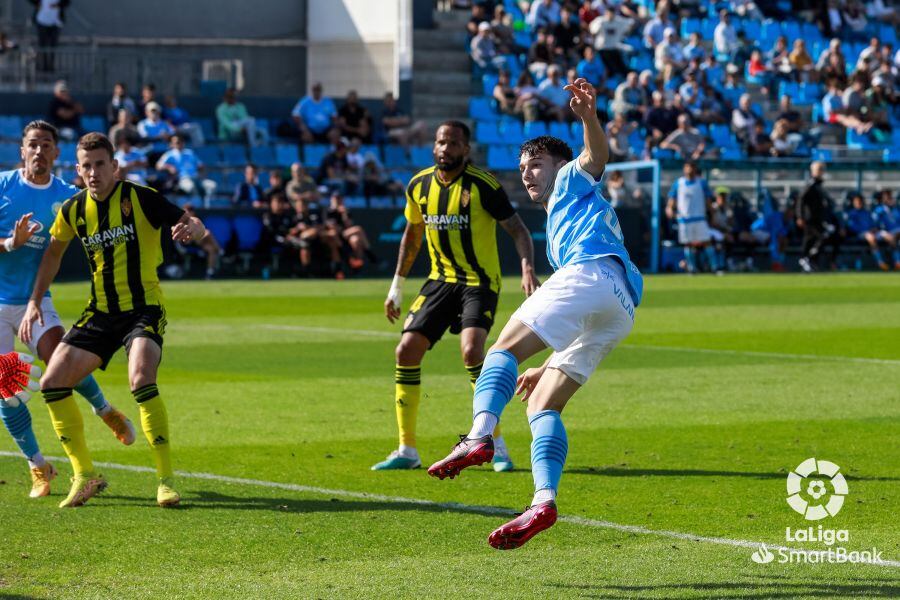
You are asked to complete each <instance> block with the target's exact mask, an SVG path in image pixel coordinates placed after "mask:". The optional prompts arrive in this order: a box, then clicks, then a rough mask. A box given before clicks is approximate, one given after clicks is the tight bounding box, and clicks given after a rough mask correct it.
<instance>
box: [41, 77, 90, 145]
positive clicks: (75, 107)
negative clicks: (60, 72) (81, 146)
mask: <svg viewBox="0 0 900 600" xmlns="http://www.w3.org/2000/svg"><path fill="white" fill-rule="evenodd" d="M82 114H84V108H83V107H82V106H81V103H79V102H76V101H75V100H74V99H73V98H72V95H71V94H70V93H69V86H68V85H67V84H66V82H65V81H63V80H62V79H60V80H59V81H57V82H56V83H55V84H54V85H53V98H52V99H51V100H50V106H49V107H48V108H47V120H48V121H49V122H50V123H51V124H52V125H53V126H55V127H56V128H57V129H58V130H59V137H61V138H62V139H64V140H75V139H77V138H78V137H79V136H81V134H82V133H84V131H83V130H82V129H81V115H82Z"/></svg>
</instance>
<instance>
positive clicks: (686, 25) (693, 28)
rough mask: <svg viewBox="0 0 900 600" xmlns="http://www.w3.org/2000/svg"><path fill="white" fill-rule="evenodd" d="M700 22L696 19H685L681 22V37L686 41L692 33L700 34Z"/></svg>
mask: <svg viewBox="0 0 900 600" xmlns="http://www.w3.org/2000/svg"><path fill="white" fill-rule="evenodd" d="M700 30H701V21H700V19H698V18H696V17H687V18H684V19H682V20H681V37H683V38H685V39H687V37H688V36H689V35H691V34H692V33H694V32H697V33H700Z"/></svg>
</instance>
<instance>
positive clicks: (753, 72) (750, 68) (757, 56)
mask: <svg viewBox="0 0 900 600" xmlns="http://www.w3.org/2000/svg"><path fill="white" fill-rule="evenodd" d="M788 65H789V68H790V69H791V71H793V68H792V67H790V63H788ZM747 74H748V75H749V76H750V77H757V78H759V80H760V81H761V82H762V86H763V89H762V91H763V93H764V94H765V93H767V90H766V88H767V87H768V86H769V85H771V82H770V80H769V67H768V66H767V65H766V63H765V62H764V61H763V57H762V53H761V52H760V51H759V50H753V51H752V52H751V53H750V60H749V62H748V63H747Z"/></svg>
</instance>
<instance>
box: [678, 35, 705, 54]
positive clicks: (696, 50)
mask: <svg viewBox="0 0 900 600" xmlns="http://www.w3.org/2000/svg"><path fill="white" fill-rule="evenodd" d="M682 52H683V53H684V59H685V60H686V61H688V62H690V61H691V60H693V59H695V58H697V59H699V60H701V61H702V60H704V59H705V58H706V48H705V47H704V46H703V40H702V39H700V34H699V33H697V32H696V31H695V32H694V33H692V34H691V35H690V36H688V43H687V45H686V46H685V47H684V48H683V49H682Z"/></svg>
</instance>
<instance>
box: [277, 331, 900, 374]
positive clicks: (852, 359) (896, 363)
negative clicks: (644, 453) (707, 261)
mask: <svg viewBox="0 0 900 600" xmlns="http://www.w3.org/2000/svg"><path fill="white" fill-rule="evenodd" d="M260 327H262V328H263V329H274V330H280V331H299V332H306V333H327V334H338V335H358V336H361V337H378V338H385V339H388V338H389V339H394V340H399V339H400V336H399V334H398V333H391V332H389V331H377V330H374V329H344V328H342V327H311V326H306V325H276V324H273V323H267V324H264V325H260ZM619 347H620V348H628V349H629V350H654V351H661V352H693V353H698V354H722V355H726V356H751V357H755V358H783V359H786V360H813V361H816V360H821V361H830V362H844V363H847V362H849V363H861V364H871V365H887V366H893V367H900V360H893V359H890V358H866V357H862V356H834V355H830V354H788V353H783V352H757V351H753V350H727V349H716V348H691V347H688V346H655V345H651V344H620V345H619Z"/></svg>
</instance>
